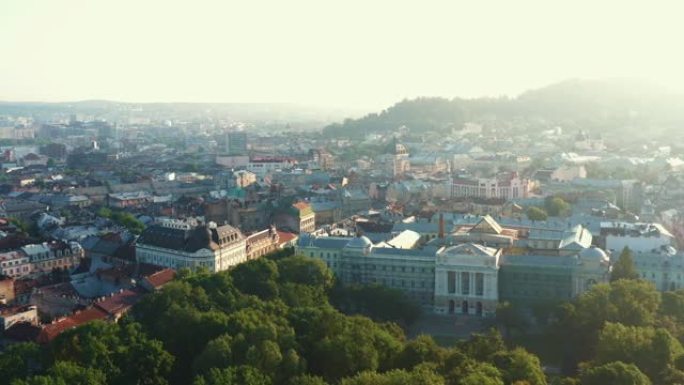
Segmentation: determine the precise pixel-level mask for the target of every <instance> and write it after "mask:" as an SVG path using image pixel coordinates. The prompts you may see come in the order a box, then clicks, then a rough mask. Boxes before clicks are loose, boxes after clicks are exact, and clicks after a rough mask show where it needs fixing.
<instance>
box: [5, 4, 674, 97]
mask: <svg viewBox="0 0 684 385" xmlns="http://www.w3.org/2000/svg"><path fill="white" fill-rule="evenodd" d="M678 4H683V5H678ZM682 14H684V3H683V2H681V1H672V2H660V1H643V2H642V1H626V0H623V1H603V0H602V1H598V0H592V1H577V0H573V1H552V0H543V1H526V0H515V1H512V0H503V1H482V0H477V1H472V0H468V1H428V0H421V1H408V0H406V1H404V0H393V1H378V0H361V1H355V0H338V1H326V0H311V1H298V0H274V1H259V0H241V1H230V0H220V1H204V0H192V1H174V0H103V1H97V0H83V1H77V0H0V100H45V101H64V100H82V99H95V98H97V99H113V100H124V101H138V102H144V101H197V102H296V103H308V104H312V103H313V104H324V105H325V104H335V105H339V106H345V105H348V106H357V107H360V106H364V107H372V108H377V107H384V106H386V105H389V104H392V103H393V102H395V101H397V100H399V99H402V98H405V97H415V96H447V97H452V96H468V97H470V96H481V95H501V94H509V95H515V94H517V93H519V92H521V91H523V90H525V89H527V88H531V87H538V86H542V85H546V84H548V83H551V82H555V81H559V80H563V79H567V78H576V77H580V78H600V77H640V78H645V79H651V80H654V81H657V82H660V83H666V84H669V85H670V86H672V87H673V88H677V89H681V90H684V54H683V53H682V46H683V44H684V43H683V42H682V40H683V39H684V23H682V21H681V20H682V19H681V18H682Z"/></svg>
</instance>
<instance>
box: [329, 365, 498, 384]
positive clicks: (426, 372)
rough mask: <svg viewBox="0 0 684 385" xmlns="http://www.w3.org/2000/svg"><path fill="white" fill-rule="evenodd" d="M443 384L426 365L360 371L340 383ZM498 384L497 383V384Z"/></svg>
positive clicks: (439, 377) (442, 379)
mask: <svg viewBox="0 0 684 385" xmlns="http://www.w3.org/2000/svg"><path fill="white" fill-rule="evenodd" d="M405 384H411V385H414V384H415V385H444V378H443V377H442V376H440V375H439V374H437V373H435V372H434V371H433V370H431V369H429V368H427V367H419V368H416V369H414V370H412V371H410V372H408V371H405V370H397V369H395V370H391V371H389V372H384V373H376V372H361V373H359V374H357V375H355V376H353V377H350V378H345V379H343V380H342V381H341V382H340V385H405ZM497 385H498V384H497Z"/></svg>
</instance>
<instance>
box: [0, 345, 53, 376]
mask: <svg viewBox="0 0 684 385" xmlns="http://www.w3.org/2000/svg"><path fill="white" fill-rule="evenodd" d="M41 353H42V352H41V349H40V347H39V346H38V345H36V344H34V343H21V344H15V345H10V346H9V347H8V348H7V349H6V350H5V351H4V352H3V354H0V373H2V376H0V384H1V385H6V384H9V383H10V382H11V381H12V380H14V379H18V378H23V377H26V376H28V375H29V374H31V368H32V367H40V366H41V364H42V361H43V357H42V356H41Z"/></svg>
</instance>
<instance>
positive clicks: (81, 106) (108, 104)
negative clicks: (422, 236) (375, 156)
mask: <svg viewBox="0 0 684 385" xmlns="http://www.w3.org/2000/svg"><path fill="white" fill-rule="evenodd" d="M3 114H8V115H23V116H32V117H35V118H38V119H51V118H54V116H55V115H59V114H62V115H65V116H68V115H70V114H84V115H93V116H96V117H99V118H107V119H111V120H117V119H118V118H122V117H123V118H125V117H129V116H145V117H149V118H153V119H180V120H189V119H193V118H206V117H212V118H213V117H216V118H221V119H233V120H238V121H244V122H265V121H276V122H311V121H315V122H318V123H319V125H318V127H320V125H321V124H328V123H330V122H334V121H336V120H340V119H343V118H344V117H348V116H350V115H351V116H360V115H361V112H360V111H359V110H356V109H351V108H337V107H321V106H308V105H300V104H294V103H128V102H116V101H109V100H84V101H78V102H59V103H43V102H1V101H0V115H3Z"/></svg>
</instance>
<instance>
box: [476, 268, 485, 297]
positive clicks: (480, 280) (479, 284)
mask: <svg viewBox="0 0 684 385" xmlns="http://www.w3.org/2000/svg"><path fill="white" fill-rule="evenodd" d="M475 295H484V274H482V273H475Z"/></svg>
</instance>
